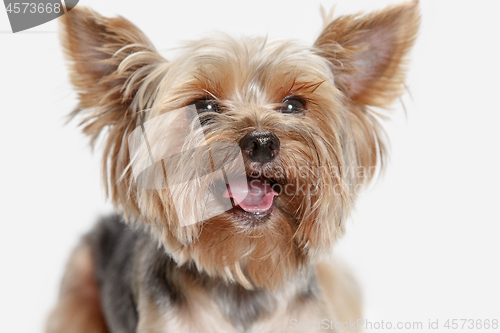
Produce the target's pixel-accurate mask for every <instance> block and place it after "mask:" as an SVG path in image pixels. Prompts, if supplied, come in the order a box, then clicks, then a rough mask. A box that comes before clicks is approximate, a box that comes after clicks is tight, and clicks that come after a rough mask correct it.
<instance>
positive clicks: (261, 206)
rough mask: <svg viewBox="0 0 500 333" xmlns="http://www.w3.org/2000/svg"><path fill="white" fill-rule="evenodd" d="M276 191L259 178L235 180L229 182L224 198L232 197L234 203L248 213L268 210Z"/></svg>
mask: <svg viewBox="0 0 500 333" xmlns="http://www.w3.org/2000/svg"><path fill="white" fill-rule="evenodd" d="M277 195H278V193H276V192H275V191H274V190H273V189H272V188H271V185H270V184H269V183H266V182H264V181H262V180H261V179H251V180H250V181H249V182H247V180H246V179H241V180H235V181H231V182H229V191H228V189H226V191H225V192H224V195H223V196H224V198H233V200H234V202H235V204H237V205H239V206H240V207H241V209H243V210H244V211H245V212H249V213H259V212H265V211H268V210H269V209H270V208H271V206H272V205H273V200H274V197H275V196H277Z"/></svg>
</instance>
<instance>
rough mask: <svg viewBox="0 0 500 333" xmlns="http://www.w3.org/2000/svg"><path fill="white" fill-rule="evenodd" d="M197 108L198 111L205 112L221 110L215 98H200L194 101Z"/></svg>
mask: <svg viewBox="0 0 500 333" xmlns="http://www.w3.org/2000/svg"><path fill="white" fill-rule="evenodd" d="M194 105H195V107H196V110H197V111H198V113H203V112H219V105H218V104H217V102H216V101H215V100H214V99H207V98H203V99H199V100H197V101H195V102H194Z"/></svg>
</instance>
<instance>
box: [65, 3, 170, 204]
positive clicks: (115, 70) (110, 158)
mask: <svg viewBox="0 0 500 333" xmlns="http://www.w3.org/2000/svg"><path fill="white" fill-rule="evenodd" d="M60 20H61V43H62V45H63V48H64V52H65V54H66V58H67V60H68V61H69V70H70V79H71V83H72V84H73V85H74V87H75V89H76V91H77V92H78V97H79V105H78V107H77V109H76V110H75V111H74V112H73V116H75V115H77V114H78V113H80V112H81V111H84V110H87V111H88V112H87V115H86V116H85V118H84V119H83V121H82V124H83V125H84V129H83V131H84V133H85V134H87V135H89V136H90V137H91V142H92V143H94V142H95V140H96V138H97V137H98V136H99V134H100V133H101V132H102V130H103V129H105V128H107V129H108V130H109V131H108V136H107V138H106V146H105V149H104V158H103V174H104V181H105V188H106V190H110V192H111V197H112V199H113V202H114V203H115V205H122V206H127V205H128V203H129V201H130V200H129V199H130V193H129V192H128V190H127V189H130V186H129V185H130V184H119V179H120V176H122V174H123V173H124V172H126V171H125V170H126V166H127V165H128V163H129V156H128V146H127V137H128V134H130V132H131V131H133V130H134V129H135V127H136V126H137V121H136V120H137V115H138V113H141V111H143V110H144V109H146V108H148V107H150V106H151V105H150V104H151V103H152V101H153V99H154V94H155V93H156V89H155V80H157V79H158V78H159V77H160V76H161V72H162V68H165V67H166V66H165V64H167V62H166V60H165V59H164V58H163V57H162V56H161V55H160V54H159V53H158V52H157V51H156V50H155V48H154V47H153V45H152V44H151V42H150V41H149V40H148V39H147V38H146V36H145V35H144V34H143V33H142V32H141V31H140V30H139V29H138V28H137V27H136V26H135V25H133V24H132V23H131V22H129V21H128V20H126V19H124V18H123V17H116V18H107V17H103V16H101V15H99V14H98V13H96V12H94V11H92V10H90V9H87V8H85V7H80V6H79V7H75V8H73V9H72V10H71V11H69V12H68V13H66V14H64V15H63V16H61V18H60Z"/></svg>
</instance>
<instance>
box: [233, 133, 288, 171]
mask: <svg viewBox="0 0 500 333" xmlns="http://www.w3.org/2000/svg"><path fill="white" fill-rule="evenodd" d="M240 147H241V149H242V150H243V153H245V154H246V155H247V156H248V157H249V158H250V160H252V161H254V162H260V163H266V162H269V161H271V160H272V159H273V158H274V157H275V156H276V154H277V153H278V151H279V150H280V140H279V139H278V137H277V136H276V135H274V134H273V133H271V132H268V131H266V132H257V131H254V132H250V133H248V134H247V135H245V136H244V137H243V139H241V141H240Z"/></svg>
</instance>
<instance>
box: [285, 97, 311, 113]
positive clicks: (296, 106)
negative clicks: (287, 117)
mask: <svg viewBox="0 0 500 333" xmlns="http://www.w3.org/2000/svg"><path fill="white" fill-rule="evenodd" d="M281 103H282V104H283V105H282V106H281V107H280V108H279V111H280V112H281V113H301V112H304V110H305V109H306V103H305V102H304V100H303V99H302V98H300V97H288V98H285V99H284V100H283V102H281Z"/></svg>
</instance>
